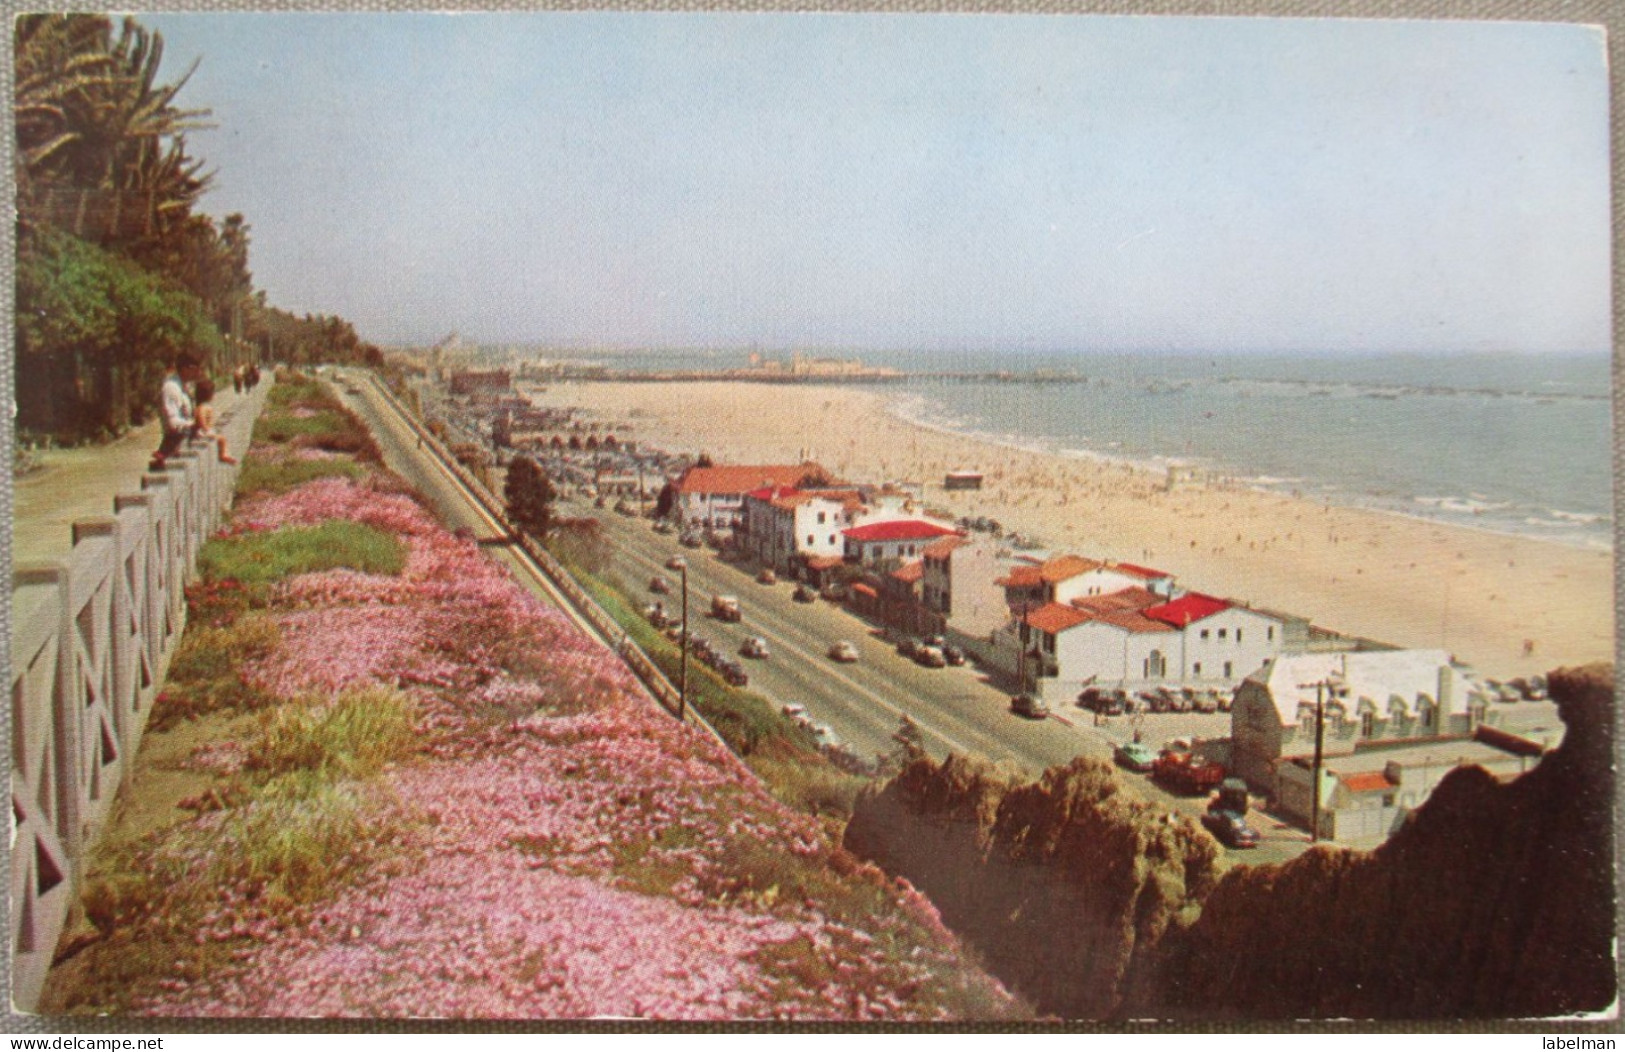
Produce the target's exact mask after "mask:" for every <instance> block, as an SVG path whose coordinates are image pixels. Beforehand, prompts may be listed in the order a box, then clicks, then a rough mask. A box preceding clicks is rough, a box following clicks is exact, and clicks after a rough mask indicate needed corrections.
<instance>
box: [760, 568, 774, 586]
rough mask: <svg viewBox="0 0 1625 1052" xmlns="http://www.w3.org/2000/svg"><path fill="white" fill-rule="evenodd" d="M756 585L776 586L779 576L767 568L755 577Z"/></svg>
mask: <svg viewBox="0 0 1625 1052" xmlns="http://www.w3.org/2000/svg"><path fill="white" fill-rule="evenodd" d="M756 583H757V584H778V583H779V575H778V574H776V573H774V572H773V570H772V568H771V567H769V568H767V569H765V570H763V571H762V572H761V573H759V574H757V575H756Z"/></svg>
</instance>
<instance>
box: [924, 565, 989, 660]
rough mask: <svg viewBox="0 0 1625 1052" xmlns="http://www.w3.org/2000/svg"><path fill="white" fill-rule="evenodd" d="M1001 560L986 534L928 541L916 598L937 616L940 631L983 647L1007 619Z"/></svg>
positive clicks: (958, 641)
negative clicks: (983, 535)
mask: <svg viewBox="0 0 1625 1052" xmlns="http://www.w3.org/2000/svg"><path fill="white" fill-rule="evenodd" d="M1003 565H1004V564H1003V557H1002V556H1001V555H1000V552H999V548H998V545H997V543H996V542H994V541H993V540H991V539H989V538H986V537H975V538H972V537H957V536H956V537H944V538H942V539H941V540H939V541H933V542H932V543H930V544H928V545H926V547H925V548H924V549H923V550H922V551H921V559H920V600H921V602H923V603H924V604H925V606H926V609H928V610H930V611H931V613H932V614H933V615H935V617H936V618H937V622H938V625H939V627H938V629H937V631H938V632H941V633H942V634H944V635H949V636H951V637H953V639H952V641H953V642H954V643H956V644H958V645H960V646H962V647H966V648H968V649H971V650H974V651H976V652H977V653H978V654H983V653H984V652H985V651H986V650H987V648H988V645H989V643H990V642H991V641H992V639H993V634H994V633H995V632H997V631H998V630H999V629H1000V628H1002V627H1003V626H1004V624H1005V623H1006V622H1007V621H1008V620H1009V619H1010V608H1009V607H1008V606H1007V605H1006V603H1005V601H1004V589H1003V588H1001V587H1000V586H999V583H998V581H999V578H1000V570H1001V569H1002V568H1003ZM927 634H933V633H927Z"/></svg>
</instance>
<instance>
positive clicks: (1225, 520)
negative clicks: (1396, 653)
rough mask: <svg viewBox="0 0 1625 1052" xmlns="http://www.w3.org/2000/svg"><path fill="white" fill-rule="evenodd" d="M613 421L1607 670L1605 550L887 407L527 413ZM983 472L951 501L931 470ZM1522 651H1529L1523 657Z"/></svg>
mask: <svg viewBox="0 0 1625 1052" xmlns="http://www.w3.org/2000/svg"><path fill="white" fill-rule="evenodd" d="M537 400H538V401H539V402H540V403H541V404H545V405H555V406H564V405H574V406H580V407H582V408H583V409H585V410H588V411H589V412H590V413H591V415H592V416H593V418H596V419H599V420H605V421H617V422H624V423H626V424H627V425H629V426H630V430H631V434H630V436H629V437H633V438H635V439H637V440H638V441H640V442H644V443H649V444H654V445H657V446H662V447H664V448H667V449H670V450H674V451H691V452H696V453H697V452H707V453H709V454H711V456H712V457H714V458H715V459H716V460H717V461H718V462H720V463H730V462H731V463H784V462H794V461H795V460H796V459H797V458H798V457H801V456H802V455H803V454H805V456H807V457H808V458H810V459H813V460H817V461H818V462H819V463H821V464H823V465H824V466H826V467H828V468H830V469H831V470H832V471H834V472H836V473H837V474H839V475H841V476H842V477H843V478H847V479H851V480H854V481H863V482H884V481H890V480H904V481H912V482H922V483H925V497H926V503H927V504H928V505H929V506H930V507H932V508H935V509H939V510H942V511H945V512H949V513H951V514H953V515H954V516H959V515H973V516H974V515H986V516H990V517H992V518H996V519H998V520H999V521H1000V522H1001V523H1003V524H1004V526H1005V528H1006V529H1007V530H1008V529H1014V530H1019V531H1021V532H1022V533H1024V534H1028V535H1032V536H1036V537H1037V538H1038V539H1039V540H1041V541H1042V542H1043V544H1044V545H1045V547H1046V548H1047V549H1049V550H1052V551H1055V552H1057V553H1059V552H1063V551H1067V552H1076V553H1078V554H1081V555H1086V556H1091V557H1095V558H1109V559H1115V560H1119V561H1123V562H1136V563H1141V564H1148V565H1152V566H1155V567H1157V568H1159V569H1163V570H1167V571H1170V572H1172V573H1174V574H1177V575H1178V578H1179V582H1180V584H1181V585H1182V586H1184V587H1186V588H1190V589H1193V590H1197V591H1203V592H1208V593H1211V594H1216V595H1220V596H1224V597H1227V598H1230V599H1233V600H1238V601H1242V602H1247V603H1251V604H1253V605H1256V606H1264V607H1269V608H1272V609H1276V610H1281V611H1286V612H1291V613H1295V614H1299V615H1302V616H1306V617H1308V618H1310V619H1311V620H1312V621H1313V622H1314V623H1315V624H1317V625H1320V626H1323V627H1325V628H1330V629H1334V630H1336V631H1339V632H1344V633H1348V634H1351V635H1359V636H1366V637H1370V638H1373V639H1378V640H1382V641H1384V642H1388V643H1392V644H1394V645H1396V646H1403V647H1439V648H1443V649H1445V650H1448V651H1449V652H1450V653H1452V654H1454V655H1456V657H1457V658H1458V659H1460V660H1461V661H1464V662H1466V663H1467V664H1469V665H1471V666H1473V667H1474V668H1475V669H1477V670H1478V671H1479V672H1480V673H1481V674H1484V675H1488V676H1495V677H1508V676H1513V675H1525V674H1530V673H1535V672H1545V671H1547V670H1549V669H1552V668H1556V667H1559V666H1563V665H1575V664H1581V663H1585V662H1591V661H1611V660H1613V652H1614V614H1613V574H1614V566H1613V563H1614V560H1613V553H1612V552H1606V551H1596V550H1587V549H1582V548H1577V547H1568V546H1565V545H1559V544H1553V543H1550V542H1544V541H1538V540H1532V539H1526V538H1521V537H1515V536H1509V535H1504V534H1497V533H1491V532H1488V531H1480V530H1473V529H1468V528H1463V527H1459V526H1451V525H1443V524H1436V523H1431V522H1427V521H1424V520H1420V519H1411V518H1406V517H1403V516H1399V515H1389V514H1383V513H1378V512H1371V511H1364V510H1360V509H1355V508H1345V507H1338V506H1332V505H1325V504H1320V503H1316V502H1313V501H1308V500H1300V499H1295V498H1292V497H1289V496H1283V495H1278V494H1272V493H1265V492H1261V491H1257V490H1252V489H1247V488H1243V487H1240V486H1234V485H1228V484H1224V483H1206V484H1201V485H1182V486H1180V487H1178V488H1176V489H1174V490H1173V491H1171V492H1170V491H1169V490H1168V488H1167V480H1166V478H1165V477H1164V476H1163V475H1160V474H1154V473H1152V472H1149V471H1144V470H1140V469H1137V468H1135V467H1132V466H1130V465H1126V464H1121V463H1106V462H1099V461H1094V460H1087V459H1078V458H1071V457H1061V456H1055V455H1050V454H1044V453H1037V452H1028V451H1024V450H1017V449H1011V448H1007V447H1003V446H999V445H995V444H993V443H989V442H983V441H979V440H976V439H972V438H968V437H964V436H959V435H952V434H947V433H943V432H939V431H934V430H930V429H927V428H924V427H921V426H918V425H915V424H912V423H908V422H905V421H903V420H901V419H899V418H897V417H895V416H892V415H890V414H889V413H887V412H886V408H885V407H886V404H887V394H886V393H885V392H881V391H873V390H866V389H858V388H839V387H825V386H793V387H792V386H780V385H765V384H749V383H682V384H596V383H592V384H566V385H557V386H554V387H552V388H551V389H549V390H548V391H547V392H546V393H544V394H542V395H540V396H538V399H537ZM955 468H972V469H976V470H980V471H982V472H984V473H985V475H986V485H985V488H984V489H983V490H982V491H980V492H977V493H964V492H956V493H947V492H944V491H943V489H942V477H943V474H944V472H946V471H948V470H951V469H955ZM1529 641H1532V642H1533V651H1532V652H1530V653H1526V643H1527V642H1529Z"/></svg>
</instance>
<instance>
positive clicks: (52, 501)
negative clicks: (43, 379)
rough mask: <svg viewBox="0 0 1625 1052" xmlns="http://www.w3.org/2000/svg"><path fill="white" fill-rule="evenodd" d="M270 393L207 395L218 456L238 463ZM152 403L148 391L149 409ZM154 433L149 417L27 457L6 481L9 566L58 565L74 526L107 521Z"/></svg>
mask: <svg viewBox="0 0 1625 1052" xmlns="http://www.w3.org/2000/svg"><path fill="white" fill-rule="evenodd" d="M270 388H271V380H270V377H269V376H267V377H266V378H265V379H264V380H262V381H261V382H260V384H259V386H258V387H256V388H255V389H254V390H253V391H252V392H246V393H242V394H239V393H237V392H235V391H233V390H232V389H231V387H230V386H229V385H225V390H223V391H217V392H216V393H215V396H214V404H215V407H216V415H217V417H218V420H217V422H216V425H215V429H216V430H217V431H219V432H220V433H221V434H223V435H225V436H226V451H227V452H228V453H230V454H232V455H233V456H235V457H238V458H241V457H242V455H243V454H244V453H245V452H246V451H247V450H248V441H249V436H250V435H251V434H252V432H253V428H254V417H255V415H256V405H257V404H258V403H260V402H262V401H263V400H264V398H265V395H266V392H267V391H269V390H270ZM157 398H158V392H157V391H154V392H153V401H154V403H156V402H157ZM159 434H160V428H159V423H158V420H157V418H156V417H154V419H152V420H149V421H148V422H147V423H146V424H143V425H142V426H141V427H137V428H133V429H131V430H130V431H128V432H126V433H125V434H123V435H121V436H119V437H118V438H117V439H115V440H113V441H112V442H109V443H107V444H105V445H99V446H83V447H78V448H72V449H48V450H41V451H39V452H36V453H34V454H33V460H34V463H35V464H36V465H37V466H36V467H34V468H33V469H32V470H30V471H28V472H27V473H26V474H23V475H20V476H17V475H14V476H13V478H12V490H11V500H12V513H11V563H12V566H14V567H15V566H25V565H27V564H29V563H40V562H59V561H64V560H66V559H67V558H68V554H69V553H70V552H71V551H72V550H73V524H74V523H75V522H77V521H79V520H81V519H89V518H97V517H101V516H107V515H112V514H113V498H114V497H116V496H118V495H119V494H124V493H139V492H140V490H141V476H142V475H143V474H145V473H146V470H147V462H148V461H149V460H151V459H152V453H153V450H155V449H157V448H158V438H159ZM210 452H212V451H210Z"/></svg>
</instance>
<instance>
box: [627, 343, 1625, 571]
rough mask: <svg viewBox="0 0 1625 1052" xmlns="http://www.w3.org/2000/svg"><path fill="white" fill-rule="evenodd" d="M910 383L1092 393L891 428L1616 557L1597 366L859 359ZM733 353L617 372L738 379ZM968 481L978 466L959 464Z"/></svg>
mask: <svg viewBox="0 0 1625 1052" xmlns="http://www.w3.org/2000/svg"><path fill="white" fill-rule="evenodd" d="M861 357H862V358H863V359H864V361H865V362H866V363H867V364H871V365H890V366H894V367H897V368H900V369H903V370H906V371H909V372H911V373H931V372H962V373H963V372H969V373H990V372H997V371H1001V370H1009V371H1016V372H1030V371H1033V370H1049V371H1052V372H1055V373H1060V374H1065V375H1068V376H1076V377H1083V378H1086V379H1087V382H1080V383H1057V384H1045V385H1040V384H1001V383H962V382H949V381H941V380H931V379H913V380H910V381H908V382H906V383H902V384H898V385H888V386H884V387H878V388H873V389H874V390H878V391H880V392H882V393H883V394H884V395H885V396H886V397H887V399H888V402H889V405H890V408H891V410H892V411H893V412H895V413H897V414H898V415H900V416H902V417H904V418H906V419H909V420H911V421H914V422H916V423H920V424H923V425H925V426H929V427H936V428H942V429H946V430H950V431H956V432H961V433H965V434H970V435H975V436H978V437H982V438H986V439H990V440H992V441H995V442H1000V443H1005V444H1009V445H1013V446H1020V447H1023V448H1036V449H1042V450H1045V451H1049V452H1055V453H1061V454H1067V455H1075V456H1080V457H1105V458H1111V459H1121V460H1128V461H1132V462H1136V463H1141V464H1144V465H1147V466H1151V467H1154V468H1155V467H1161V466H1164V465H1166V464H1168V463H1176V462H1177V463H1184V464H1192V465H1196V466H1199V467H1202V468H1204V469H1206V470H1208V471H1210V472H1212V473H1215V474H1218V475H1222V476H1226V477H1229V478H1232V479H1235V480H1236V481H1238V482H1241V483H1243V484H1246V485H1252V486H1256V487H1259V488H1263V489H1269V490H1277V491H1281V492H1290V493H1296V494H1299V495H1301V496H1304V497H1307V498H1312V499H1316V500H1324V501H1329V502H1331V503H1335V504H1346V505H1354V506H1360V507H1368V508H1375V509H1381V510H1384V511H1390V512H1396V513H1399V514H1404V515H1410V516H1416V517H1421V518H1430V519H1436V520H1440V521H1444V522H1450V523H1455V524H1460V525H1468V526H1474V527H1479V528H1483V529H1489V530H1494V531H1498V532H1506V533H1515V534H1522V535H1526V536H1531V537H1539V538H1543V539H1548V540H1554V541H1559V542H1562V543H1567V544H1574V545H1582V546H1586V547H1594V548H1605V549H1606V548H1611V547H1612V544H1613V475H1612V469H1611V461H1610V457H1611V452H1610V439H1611V435H1612V425H1611V404H1610V378H1609V359H1608V357H1607V355H1604V354H1590V355H1578V354H1576V355H1519V354H1476V353H1462V354H1364V355H1351V354H1337V355H1332V354H1297V355H1285V354H1269V355H1246V354H1233V353H1232V354H1214V355H1194V354H1157V355H1147V354H1141V355H1122V354H1105V353H1077V354H1015V353H998V352H992V351H989V352H918V351H917V352H891V353H884V354H882V353H872V352H871V353H863V354H862V355H861ZM744 359H745V355H744V353H742V352H732V353H729V352H711V353H708V354H703V355H700V354H695V355H686V354H670V355H662V356H653V355H651V356H649V357H648V358H647V359H644V357H643V356H641V355H638V356H632V357H629V358H617V359H615V360H613V361H612V363H611V364H614V365H625V366H632V365H640V366H641V365H646V366H650V367H663V368H730V367H735V366H743V365H744V364H745V361H744ZM963 466H964V467H969V468H974V467H976V466H977V465H974V464H966V465H963Z"/></svg>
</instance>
